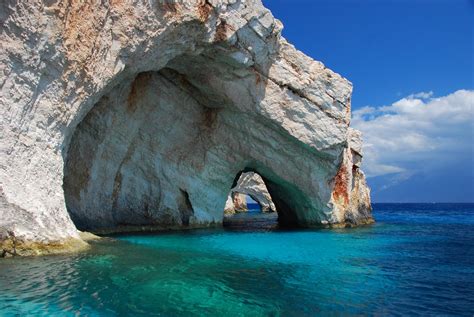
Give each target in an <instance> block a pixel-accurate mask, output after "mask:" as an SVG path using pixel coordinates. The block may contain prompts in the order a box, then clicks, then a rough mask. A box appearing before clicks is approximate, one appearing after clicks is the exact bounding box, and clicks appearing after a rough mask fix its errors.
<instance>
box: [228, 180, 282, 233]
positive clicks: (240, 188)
mask: <svg viewBox="0 0 474 317" xmlns="http://www.w3.org/2000/svg"><path fill="white" fill-rule="evenodd" d="M236 179H237V181H235V180H234V185H233V187H232V189H231V190H230V193H229V196H228V198H227V202H226V206H225V212H224V214H225V217H224V222H223V224H224V227H227V228H231V229H240V230H242V229H243V230H248V229H251V230H254V229H274V228H277V227H278V213H277V212H276V211H277V210H276V208H275V204H274V203H273V200H272V197H271V195H270V193H269V192H268V189H267V186H266V185H265V181H264V180H263V178H262V177H261V176H260V175H259V174H258V173H256V172H252V171H250V172H241V173H239V174H238V176H237V177H236Z"/></svg>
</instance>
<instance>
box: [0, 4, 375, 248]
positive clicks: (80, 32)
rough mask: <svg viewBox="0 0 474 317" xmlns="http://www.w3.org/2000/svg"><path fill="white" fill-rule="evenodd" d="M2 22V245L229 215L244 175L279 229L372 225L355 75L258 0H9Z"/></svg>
mask: <svg viewBox="0 0 474 317" xmlns="http://www.w3.org/2000/svg"><path fill="white" fill-rule="evenodd" d="M0 21H1V25H2V27H1V34H0V41H1V43H2V45H1V48H0V67H1V69H0V71H1V74H2V76H1V77H0V88H1V91H0V106H1V112H2V121H1V135H2V138H1V140H0V145H1V159H0V165H1V172H0V173H1V174H0V175H1V177H0V181H1V185H0V186H1V191H2V196H1V204H0V233H1V234H0V240H2V249H4V250H5V251H6V252H13V251H12V250H13V249H14V252H16V254H31V253H37V254H39V253H47V252H48V251H45V250H51V249H52V247H51V246H54V250H56V251H58V252H60V251H61V250H63V251H70V250H72V249H80V248H82V247H83V246H84V243H83V242H82V240H81V238H80V237H79V235H78V231H77V229H76V228H79V229H87V230H100V229H105V228H109V229H112V230H114V229H115V228H119V227H121V226H144V225H151V226H153V225H160V226H178V227H179V226H207V225H210V224H220V223H221V222H222V219H223V212H224V205H225V202H226V199H227V195H228V193H229V190H230V189H231V187H232V185H233V182H234V179H235V177H236V175H239V173H241V172H242V171H243V172H248V171H254V172H258V173H259V174H260V175H261V176H262V178H263V179H264V181H265V184H266V185H267V188H268V191H269V193H270V194H271V196H272V198H273V201H274V203H275V206H276V209H277V210H278V213H279V221H280V223H282V224H284V225H298V226H313V225H327V226H345V225H358V224H363V223H368V222H371V221H372V218H371V214H370V201H369V192H368V188H367V185H366V183H365V180H364V175H363V173H362V171H361V170H360V159H361V150H360V135H359V134H358V133H356V132H355V131H353V130H351V129H350V128H349V124H350V97H351V90H352V86H351V84H350V83H349V82H348V81H347V80H346V79H344V78H342V77H341V76H339V75H338V74H336V73H334V72H332V71H331V70H329V69H327V68H326V67H325V66H324V65H323V64H322V63H320V62H317V61H314V60H312V59H311V58H309V57H307V56H305V55H304V54H303V53H301V52H299V51H297V50H296V49H295V48H294V47H293V46H292V45H291V44H289V43H287V42H286V41H285V39H283V38H282V37H281V34H280V32H281V29H282V26H281V24H280V22H279V21H278V20H276V19H274V17H273V16H272V14H271V13H270V12H269V11H268V10H267V9H265V8H264V7H263V5H262V4H261V2H260V1H258V0H246V1H244V0H227V1H217V0H207V1H197V0H196V1H182V2H176V3H172V2H170V1H168V2H164V1H103V2H88V1H69V2H65V1H38V0H24V1H11V0H6V1H2V2H1V4H0ZM322 31H323V30H322ZM12 245H15V247H12ZM39 246H41V247H39Z"/></svg>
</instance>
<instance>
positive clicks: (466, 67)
mask: <svg viewBox="0 0 474 317" xmlns="http://www.w3.org/2000/svg"><path fill="white" fill-rule="evenodd" d="M264 4H265V5H266V6H267V7H268V8H269V9H270V10H272V12H273V14H274V16H275V17H276V18H278V19H280V20H281V21H282V22H283V24H284V26H285V28H284V30H283V36H284V37H286V38H287V39H288V40H289V41H290V42H292V43H293V44H294V45H295V46H296V47H297V48H298V49H300V50H302V51H303V52H305V53H306V54H307V55H309V56H311V57H313V58H314V59H316V60H319V61H322V62H323V63H324V64H325V65H326V66H327V67H329V68H331V69H332V70H334V71H336V72H338V73H340V74H341V75H343V76H344V77H346V78H348V79H349V80H350V81H351V82H352V83H353V85H354V92H353V99H352V109H353V125H354V126H355V127H356V128H358V129H360V130H362V131H363V133H364V140H365V142H366V148H365V152H366V153H365V163H364V169H365V170H366V172H367V175H368V176H369V177H368V181H369V184H370V185H371V188H372V198H373V200H374V201H375V202H461V201H462V202H472V201H474V188H473V179H474V171H473V170H474V160H473V155H474V149H473V143H474V132H473V122H474V114H473V103H474V91H473V89H474V83H473V73H474V69H473V63H474V50H473V41H474V34H473V33H474V30H473V29H474V1H469V0H365V1H364V0H264Z"/></svg>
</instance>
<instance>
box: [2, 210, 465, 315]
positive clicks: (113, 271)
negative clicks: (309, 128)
mask: <svg viewBox="0 0 474 317" xmlns="http://www.w3.org/2000/svg"><path fill="white" fill-rule="evenodd" d="M374 209H375V210H374V215H375V218H376V220H377V223H376V224H375V225H373V226H369V227H361V228H356V229H341V230H296V231H284V230H278V229H271V228H270V229H268V228H266V229H263V230H262V229H258V228H253V229H252V228H251V229H249V230H245V231H242V230H236V229H235V228H232V227H231V228H228V229H215V230H193V231H185V232H184V231H183V232H174V233H161V234H153V235H122V236H115V237H114V238H113V239H105V240H103V241H101V242H98V243H96V244H94V247H93V248H92V250H91V251H89V252H86V253H82V254H78V255H72V256H71V255H70V256H49V257H38V258H10V259H3V260H0V315H1V316H14V315H44V316H56V315H57V316H68V315H76V314H79V315H89V316H125V315H134V316H150V315H159V316H202V315H213V316H223V315H227V316H314V315H356V314H365V315H367V314H369V315H387V314H389V315H410V316H416V315H423V316H426V315H442V316H446V315H453V316H454V315H456V316H472V315H473V314H474V205H473V204H375V205H374ZM251 217H255V214H254V215H253V216H251ZM265 217H267V218H271V217H270V216H268V215H265ZM257 218H258V217H257ZM260 219H261V218H260ZM267 220H268V219H267ZM260 221H262V220H260ZM265 221H266V220H263V221H262V222H265ZM268 221H271V219H270V220H268Z"/></svg>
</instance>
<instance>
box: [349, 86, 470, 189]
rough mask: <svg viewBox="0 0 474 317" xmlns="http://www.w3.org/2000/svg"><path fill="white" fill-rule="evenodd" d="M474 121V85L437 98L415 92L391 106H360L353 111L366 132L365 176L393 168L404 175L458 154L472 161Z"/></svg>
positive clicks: (450, 160)
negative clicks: (473, 88) (360, 107)
mask: <svg viewBox="0 0 474 317" xmlns="http://www.w3.org/2000/svg"><path fill="white" fill-rule="evenodd" d="M473 122H474V91H472V90H471V91H470V90H458V91H456V92H454V93H452V94H450V95H447V96H444V97H439V98H433V93H432V92H422V93H417V94H412V95H410V96H408V97H406V98H403V99H401V100H398V101H397V102H395V103H393V104H392V105H390V106H381V107H364V108H362V109H359V110H356V111H354V112H353V117H352V126H353V127H354V128H356V129H359V130H360V131H362V133H363V139H364V169H365V171H366V173H367V176H368V177H373V176H379V175H385V174H394V175H395V177H394V179H402V180H403V179H407V178H409V177H411V176H412V175H414V174H416V173H418V172H420V171H427V170H436V168H440V167H442V166H447V165H449V164H456V162H457V161H458V160H460V159H464V160H465V159H466V158H469V157H470V158H471V162H472V159H473V152H474V148H473V143H474V131H473V125H474V123H473ZM467 168H470V169H471V170H472V168H473V166H470V167H467Z"/></svg>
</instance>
